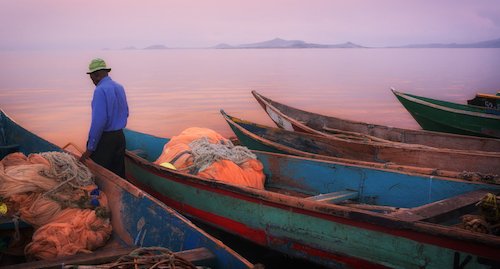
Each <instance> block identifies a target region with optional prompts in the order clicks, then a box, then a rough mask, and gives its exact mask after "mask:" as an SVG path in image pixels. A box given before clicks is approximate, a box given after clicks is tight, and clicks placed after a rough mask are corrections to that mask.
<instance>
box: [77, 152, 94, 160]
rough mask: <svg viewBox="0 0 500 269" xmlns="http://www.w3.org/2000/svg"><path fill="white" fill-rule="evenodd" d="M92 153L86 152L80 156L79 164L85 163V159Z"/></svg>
mask: <svg viewBox="0 0 500 269" xmlns="http://www.w3.org/2000/svg"><path fill="white" fill-rule="evenodd" d="M92 152H93V151H90V150H86V151H85V152H84V153H83V154H82V156H81V157H80V162H82V163H84V162H85V161H87V159H88V158H89V157H90V155H92Z"/></svg>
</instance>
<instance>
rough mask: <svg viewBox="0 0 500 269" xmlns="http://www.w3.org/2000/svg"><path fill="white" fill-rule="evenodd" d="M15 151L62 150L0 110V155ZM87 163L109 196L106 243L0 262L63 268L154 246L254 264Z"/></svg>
mask: <svg viewBox="0 0 500 269" xmlns="http://www.w3.org/2000/svg"><path fill="white" fill-rule="evenodd" d="M17 151H20V152H23V153H24V154H30V153H37V152H46V151H62V149H61V148H59V147H58V146H56V145H54V144H52V143H50V142H48V141H46V140H44V139H42V138H40V137H38V136H36V135H35V134H33V133H31V132H29V131H27V130H26V129H24V128H23V127H21V126H19V125H18V124H16V123H15V122H14V121H12V120H11V119H10V118H9V117H8V116H7V115H6V114H5V113H4V112H3V111H2V110H0V153H1V154H2V156H0V159H1V158H3V155H6V154H8V153H12V152H17ZM89 168H90V169H91V171H92V172H93V174H94V175H95V178H96V183H97V184H98V186H99V188H100V189H101V190H102V191H104V192H105V193H106V194H107V197H108V200H109V208H110V210H111V223H112V226H113V234H112V236H111V239H110V240H109V241H108V243H107V244H106V245H105V246H104V247H102V248H100V249H97V250H96V251H94V252H93V253H90V254H77V255H73V256H68V257H65V258H61V259H56V260H44V261H33V262H22V263H17V264H13V265H10V266H6V265H7V264H6V263H4V261H5V260H6V257H7V256H8V255H6V254H3V255H2V258H1V259H0V266H6V267H5V268H63V267H64V266H67V265H71V264H75V265H83V264H102V263H107V262H112V261H113V260H116V259H117V258H118V257H120V256H121V255H125V254H128V253H129V252H130V251H132V250H134V249H137V248H145V247H153V246H154V247H164V248H168V249H170V250H171V251H174V252H175V254H176V255H178V256H180V257H183V258H185V259H186V260H188V261H191V262H193V263H194V264H196V265H202V266H209V267H211V268H252V267H253V266H252V264H250V263H249V262H248V261H247V260H245V259H244V258H243V257H241V256H240V255H239V254H237V253H236V252H234V251H233V250H232V249H230V248H229V247H227V246H225V245H224V244H223V243H222V242H220V241H219V240H217V239H215V238H213V237H212V236H210V235H209V234H207V233H205V232H204V231H203V230H201V229H199V228H198V227H196V226H195V225H193V224H192V223H191V222H190V221H189V220H188V219H186V218H185V217H184V216H182V215H180V214H179V213H177V212H176V211H174V210H173V209H171V208H169V207H167V206H166V205H164V204H163V203H161V202H160V201H158V200H157V199H155V198H153V197H152V196H150V195H149V194H147V193H145V192H144V191H142V190H140V189H138V188H137V187H135V186H134V185H132V184H130V183H129V182H127V181H126V180H124V179H122V178H120V177H118V176H116V175H115V174H113V173H111V172H110V171H108V170H106V169H104V168H103V167H101V166H99V165H97V164H95V163H92V162H89ZM2 220H4V219H2ZM7 228H8V223H3V225H2V229H4V230H3V233H5V232H6V231H5V229H7ZM4 251H5V250H4ZM2 268H4V267H2ZM64 268H66V267H64ZM141 268H142V267H141ZM183 268H185V267H183Z"/></svg>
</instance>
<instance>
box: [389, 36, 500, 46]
mask: <svg viewBox="0 0 500 269" xmlns="http://www.w3.org/2000/svg"><path fill="white" fill-rule="evenodd" d="M399 48H500V38H498V39H493V40H486V41H481V42H476V43H465V44H457V43H448V44H440V43H431V44H412V45H406V46H401V47H399Z"/></svg>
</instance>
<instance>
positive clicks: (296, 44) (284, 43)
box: [123, 38, 500, 50]
mask: <svg viewBox="0 0 500 269" xmlns="http://www.w3.org/2000/svg"><path fill="white" fill-rule="evenodd" d="M302 48H346V49H355V48H500V38H498V39H493V40H486V41H481V42H475V43H464V44H459V43H447V44H443V43H430V44H410V45H404V46H387V47H368V46H363V45H358V44H355V43H352V42H346V43H341V44H317V43H308V42H305V41H302V40H285V39H281V38H275V39H272V40H267V41H262V42H257V43H249V44H241V45H230V44H227V43H220V44H218V45H216V46H213V47H208V49H302ZM136 49H137V48H136V47H133V46H129V47H126V48H123V50H136ZM164 49H172V48H169V47H166V46H164V45H151V46H148V47H145V48H143V50H164ZM203 49H207V48H203Z"/></svg>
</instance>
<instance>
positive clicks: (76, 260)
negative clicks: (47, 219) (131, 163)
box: [2, 247, 215, 269]
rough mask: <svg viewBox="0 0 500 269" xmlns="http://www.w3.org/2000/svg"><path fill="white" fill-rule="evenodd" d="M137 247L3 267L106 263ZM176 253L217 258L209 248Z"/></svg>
mask: <svg viewBox="0 0 500 269" xmlns="http://www.w3.org/2000/svg"><path fill="white" fill-rule="evenodd" d="M134 249H136V248H135V247H126V248H119V249H112V248H110V249H103V250H100V251H95V252H93V253H88V254H87V253H85V254H76V255H72V256H68V257H64V258H60V259H56V260H46V261H45V260H44V261H35V262H27V263H21V264H14V265H10V266H5V267H2V269H17V268H23V269H38V268H40V269H49V268H54V269H56V268H57V269H60V268H63V267H64V266H65V265H71V264H74V265H99V264H104V263H110V262H114V261H116V260H117V259H118V258H120V257H121V256H124V255H127V254H129V253H130V252H132V251H133V250H134ZM175 255H177V256H179V257H182V258H184V259H186V260H188V261H190V262H192V263H194V264H198V265H199V264H208V263H211V262H212V261H213V260H214V259H215V255H214V254H213V253H212V252H211V251H210V250H208V249H207V248H196V249H190V250H184V251H180V252H175Z"/></svg>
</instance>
